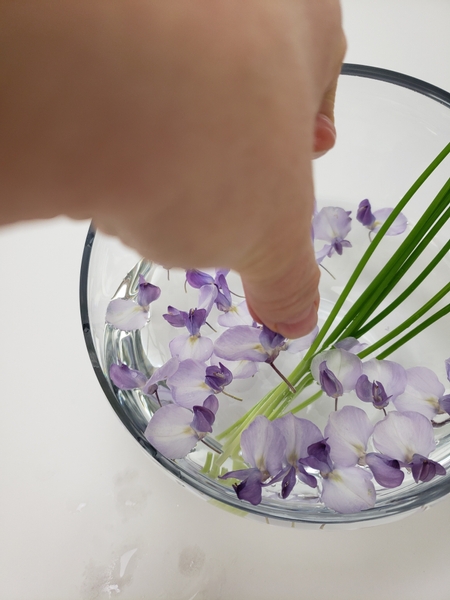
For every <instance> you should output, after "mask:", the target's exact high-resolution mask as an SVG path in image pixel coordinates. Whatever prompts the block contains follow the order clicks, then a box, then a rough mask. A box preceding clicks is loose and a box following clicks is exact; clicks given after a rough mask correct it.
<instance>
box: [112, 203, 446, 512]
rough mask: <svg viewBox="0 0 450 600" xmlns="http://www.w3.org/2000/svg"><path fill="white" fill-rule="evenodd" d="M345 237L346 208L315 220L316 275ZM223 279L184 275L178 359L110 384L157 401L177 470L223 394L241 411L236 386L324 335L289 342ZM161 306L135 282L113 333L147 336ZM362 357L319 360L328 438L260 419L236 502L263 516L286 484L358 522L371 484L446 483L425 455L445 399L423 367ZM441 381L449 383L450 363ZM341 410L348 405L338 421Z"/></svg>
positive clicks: (158, 438) (207, 430) (157, 432)
mask: <svg viewBox="0 0 450 600" xmlns="http://www.w3.org/2000/svg"><path fill="white" fill-rule="evenodd" d="M391 211H392V209H382V210H380V211H375V212H373V213H372V210H371V206H370V203H369V201H368V200H364V201H363V202H361V203H360V205H359V208H358V211H357V215H356V218H357V220H358V221H359V222H360V223H361V224H362V225H364V226H365V227H366V228H367V229H368V230H369V237H370V236H371V235H373V234H375V233H376V232H377V231H378V229H379V228H380V226H381V224H382V223H383V222H384V220H385V219H386V218H387V216H388V215H389V214H390V212H391ZM406 226H407V221H406V218H405V217H404V216H403V215H402V214H400V215H399V217H397V219H396V220H395V222H394V223H393V225H392V226H391V228H390V229H389V231H388V235H397V234H400V233H402V232H403V231H404V230H405V229H406ZM350 228H351V218H350V212H348V211H345V210H343V209H341V208H339V207H326V208H323V209H322V210H321V211H319V212H316V213H315V215H314V219H313V227H312V236H313V239H314V240H322V241H325V242H326V244H325V245H324V246H323V248H321V249H320V250H318V251H317V252H316V260H317V262H318V263H319V264H320V263H321V262H322V261H323V260H324V258H325V257H331V256H333V254H337V255H341V254H342V252H343V249H344V248H348V247H350V246H351V243H350V242H349V241H348V240H347V239H346V238H347V235H348V233H349V231H350ZM227 275H228V271H227V270H225V269H216V271H215V275H214V276H213V275H210V274H208V273H204V272H202V271H198V270H188V271H187V272H186V283H187V284H189V285H190V286H191V287H192V288H194V289H197V290H198V302H197V306H196V307H195V308H191V309H190V310H188V311H184V310H180V309H178V308H175V307H173V306H168V308H167V312H166V313H165V314H164V315H163V317H164V319H165V320H166V322H167V323H168V324H169V325H170V326H172V327H174V328H178V329H180V330H183V333H181V334H180V335H176V336H174V337H173V339H172V340H171V342H170V344H169V349H170V353H171V358H170V359H169V360H168V361H167V362H166V363H165V364H164V365H162V366H161V367H160V368H158V369H156V370H155V371H154V372H153V374H152V375H151V377H150V378H148V377H146V376H145V375H144V374H143V373H142V372H140V371H138V370H136V369H133V368H131V367H130V366H128V365H126V364H124V363H119V364H113V365H111V367H110V372H109V374H110V379H111V381H112V383H113V384H114V385H115V386H116V387H117V388H119V389H122V390H132V389H139V390H141V392H142V393H143V394H146V395H152V396H154V397H155V398H156V399H157V401H158V403H159V405H160V408H159V409H158V410H157V411H156V412H155V414H154V415H153V417H152V418H151V420H150V421H149V423H148V426H147V428H146V431H145V436H146V438H147V439H148V441H149V442H150V443H151V444H152V445H153V446H154V447H155V448H156V449H157V450H158V451H159V452H161V453H162V454H163V455H165V456H166V457H168V458H170V459H180V458H184V457H185V456H186V455H187V454H188V453H189V452H191V451H192V450H193V449H194V448H195V446H196V444H197V443H198V442H199V441H206V440H205V438H206V436H208V434H211V433H212V431H213V425H214V422H215V418H216V414H217V411H218V409H219V401H218V395H219V394H224V395H225V396H231V398H234V399H235V400H239V398H235V396H232V395H231V394H229V393H228V392H227V391H226V388H227V386H229V384H230V383H231V382H232V381H233V379H244V378H249V377H253V376H254V375H255V374H256V373H257V371H258V368H259V364H260V363H266V364H268V365H270V366H272V367H273V368H274V369H275V370H276V371H277V372H278V373H279V371H278V369H277V368H276V367H275V366H274V361H275V360H276V359H277V357H278V356H279V354H280V353H282V352H289V353H298V352H301V351H303V350H306V349H307V348H309V347H310V345H311V343H312V342H313V340H314V338H315V336H316V335H317V329H316V331H314V332H312V334H310V335H309V336H305V337H304V338H301V339H299V340H288V339H285V338H284V337H282V336H281V335H279V334H277V333H276V332H273V331H271V330H270V329H268V328H267V327H265V326H261V325H259V324H257V323H256V322H254V321H253V319H252V317H251V315H250V313H249V311H248V308H247V305H246V302H245V300H244V301H242V302H240V303H238V304H235V303H234V302H233V300H232V293H231V292H230V289H229V286H228V282H227ZM160 295H161V290H160V289H159V288H158V287H157V286H155V285H152V284H151V283H148V282H147V281H145V279H144V278H143V277H142V276H140V278H139V284H138V289H137V293H136V295H135V297H134V298H131V299H122V298H119V299H115V300H112V301H111V302H110V304H109V306H108V310H107V314H106V322H107V323H108V324H109V325H110V326H112V327H115V328H118V329H120V330H123V331H134V330H137V329H141V328H142V327H144V326H145V324H146V323H147V322H148V319H149V314H150V304H151V303H152V302H154V301H155V300H157V299H158V298H159V297H160ZM213 306H216V307H217V309H218V310H219V311H220V316H219V318H218V319H217V323H218V325H219V326H221V327H224V328H226V329H225V331H224V332H223V333H221V335H219V336H218V337H217V339H216V340H215V341H213V340H212V339H211V338H210V337H208V336H207V335H205V334H204V330H205V327H207V326H209V327H211V326H210V324H209V323H208V318H209V317H210V313H211V310H212V308H213ZM363 347H364V346H363V345H361V344H359V342H358V341H357V340H355V339H353V338H348V339H346V340H343V341H341V342H339V343H337V344H336V345H335V347H334V348H332V349H330V350H327V351H325V352H321V353H320V354H317V355H316V356H315V357H314V358H313V360H312V363H311V374H312V376H313V377H314V379H315V381H316V382H317V384H318V385H320V387H321V389H322V390H323V392H324V393H325V394H326V395H327V396H329V397H330V398H334V400H335V410H334V411H332V412H331V413H330V415H329V418H328V422H327V424H326V426H325V428H324V431H323V433H322V432H321V431H320V429H319V428H318V427H317V425H315V424H314V423H312V422H311V421H309V420H307V419H304V418H299V417H297V416H294V415H293V414H290V413H288V414H285V415H284V416H282V417H279V418H276V419H274V420H269V419H268V418H266V417H265V416H262V415H260V416H257V417H256V418H254V420H253V421H252V423H251V424H250V425H249V427H248V428H247V429H245V430H244V431H243V432H242V435H241V440H240V444H241V453H242V459H243V461H244V462H245V463H246V465H248V468H244V469H238V470H233V471H229V472H227V473H225V474H222V476H221V479H232V480H234V481H238V482H239V483H234V484H233V487H234V489H235V491H236V494H237V496H238V498H240V499H241V500H244V501H247V502H250V503H251V504H253V505H257V504H259V503H260V502H261V500H262V491H263V489H264V488H267V487H268V486H274V485H275V484H280V485H279V486H278V487H277V488H276V489H279V490H280V491H279V494H280V496H281V497H282V498H283V499H287V498H289V497H293V495H294V494H295V490H294V488H295V487H296V485H297V484H298V483H300V484H303V485H306V486H309V487H311V488H314V489H315V490H316V495H318V496H320V499H321V500H322V502H323V503H324V504H325V505H326V506H327V507H328V508H330V509H332V510H334V511H337V512H340V513H354V512H358V511H361V510H365V509H368V508H371V507H373V506H374V504H375V501H376V490H375V485H374V483H373V480H375V482H376V483H378V485H379V486H381V487H384V488H393V487H397V486H399V485H401V484H402V482H403V480H404V477H405V471H407V472H411V474H412V477H413V478H414V480H415V481H416V482H419V481H424V482H426V481H430V480H431V479H432V478H433V477H435V476H436V475H444V474H445V469H444V467H443V466H442V465H440V464H439V463H437V462H435V461H433V460H432V459H430V458H429V456H430V454H431V452H433V450H434V449H435V446H436V442H435V438H434V431H433V425H432V423H433V419H434V418H435V416H436V415H439V414H443V413H449V414H450V395H446V394H445V388H444V386H443V385H442V384H441V383H440V381H439V380H438V378H437V376H436V375H435V374H434V373H433V372H432V371H431V370H430V369H427V368H425V367H415V368H412V369H406V370H405V369H404V368H403V367H402V366H401V365H399V364H398V363H395V362H392V361H388V360H377V359H371V360H368V361H365V362H363V361H361V359H360V358H359V357H358V356H357V353H358V352H360V351H361V350H362V349H363ZM446 370H447V377H448V379H449V380H450V359H449V360H447V361H446ZM279 374H280V375H281V373H279ZM286 383H287V384H288V385H289V386H290V385H291V384H290V383H289V382H288V381H287V380H286ZM294 391H295V390H294ZM358 399H359V400H358ZM355 401H356V402H359V401H361V402H363V403H364V405H365V406H369V405H370V406H371V407H374V408H375V409H378V411H379V412H377V411H374V410H373V409H372V412H373V413H374V414H376V415H378V417H377V419H375V420H376V421H377V422H376V423H375V424H373V423H372V422H371V419H369V417H368V415H367V413H366V412H365V410H363V409H362V406H364V405H361V407H358V406H354V405H351V404H350V403H353V404H354V403H355ZM338 402H339V403H341V404H342V403H343V402H347V403H348V404H347V405H344V406H343V408H340V410H337V409H338Z"/></svg>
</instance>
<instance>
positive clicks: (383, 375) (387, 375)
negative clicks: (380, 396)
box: [362, 358, 414, 410]
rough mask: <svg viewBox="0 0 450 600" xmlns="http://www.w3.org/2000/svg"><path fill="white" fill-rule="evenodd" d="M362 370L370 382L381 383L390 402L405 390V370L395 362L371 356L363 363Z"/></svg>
mask: <svg viewBox="0 0 450 600" xmlns="http://www.w3.org/2000/svg"><path fill="white" fill-rule="evenodd" d="M362 371H363V373H364V375H367V377H368V378H369V381H370V382H372V381H379V382H380V383H382V385H383V387H384V390H385V392H386V394H387V395H388V396H392V398H390V400H391V401H392V402H393V401H394V400H395V399H396V398H397V396H399V395H400V394H403V392H404V391H405V387H406V371H405V369H404V368H403V367H402V366H401V365H399V364H398V363H396V362H393V361H391V360H377V359H376V358H372V359H371V360H368V361H367V362H364V363H363V365H362ZM410 410H414V409H410Z"/></svg>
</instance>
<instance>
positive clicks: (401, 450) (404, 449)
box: [373, 412, 436, 463]
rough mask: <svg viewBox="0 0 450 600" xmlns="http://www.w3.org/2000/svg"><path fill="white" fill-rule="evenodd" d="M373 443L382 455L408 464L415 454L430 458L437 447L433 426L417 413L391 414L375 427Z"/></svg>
mask: <svg viewBox="0 0 450 600" xmlns="http://www.w3.org/2000/svg"><path fill="white" fill-rule="evenodd" d="M373 443H374V445H375V448H376V449H377V450H378V452H381V454H385V455H386V456H389V458H394V459H396V460H400V461H402V462H406V463H409V462H411V460H412V457H413V455H414V454H421V455H422V456H428V455H429V454H430V452H432V451H433V450H434V449H435V447H436V442H435V440H434V431H433V426H432V425H431V423H430V421H429V420H428V419H427V418H426V417H424V416H423V415H421V414H419V413H417V412H390V413H389V414H388V415H387V417H385V418H384V419H383V420H382V421H380V422H379V423H377V424H376V425H375V428H374V432H373Z"/></svg>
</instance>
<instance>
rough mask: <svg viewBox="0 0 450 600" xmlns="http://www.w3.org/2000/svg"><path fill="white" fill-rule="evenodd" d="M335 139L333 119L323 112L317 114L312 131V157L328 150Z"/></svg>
mask: <svg viewBox="0 0 450 600" xmlns="http://www.w3.org/2000/svg"><path fill="white" fill-rule="evenodd" d="M335 141H336V127H335V126H334V123H333V121H332V120H331V119H330V118H329V117H327V116H326V115H324V114H322V113H321V114H320V115H317V117H316V127H315V132H314V152H313V158H319V157H320V156H323V155H324V154H326V153H327V152H328V150H330V149H331V148H332V147H333V146H334V143H335Z"/></svg>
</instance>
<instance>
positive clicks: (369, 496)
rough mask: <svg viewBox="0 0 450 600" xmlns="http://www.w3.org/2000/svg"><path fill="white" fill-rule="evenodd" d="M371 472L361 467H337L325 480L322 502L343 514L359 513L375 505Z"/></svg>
mask: <svg viewBox="0 0 450 600" xmlns="http://www.w3.org/2000/svg"><path fill="white" fill-rule="evenodd" d="M375 500H376V494H375V487H374V485H373V483H372V481H371V474H370V473H369V472H368V471H365V470H364V469H363V468H360V467H348V468H346V469H335V470H334V471H332V472H331V473H330V474H329V475H328V477H327V478H326V479H324V480H323V489H322V502H323V503H324V504H325V505H326V506H328V508H331V509H332V510H335V511H336V512H338V513H342V514H351V513H357V512H360V511H361V510H367V509H368V508H372V507H373V506H374V505H375Z"/></svg>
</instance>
